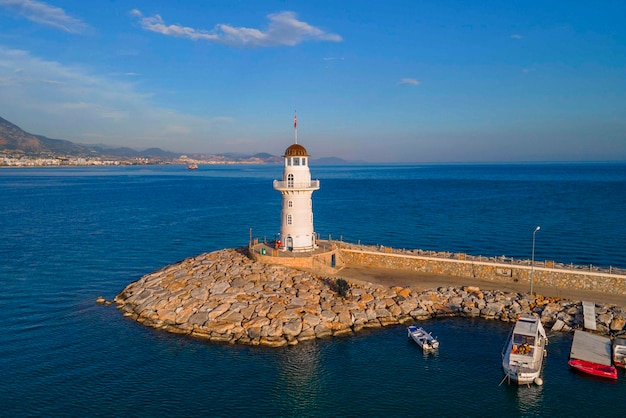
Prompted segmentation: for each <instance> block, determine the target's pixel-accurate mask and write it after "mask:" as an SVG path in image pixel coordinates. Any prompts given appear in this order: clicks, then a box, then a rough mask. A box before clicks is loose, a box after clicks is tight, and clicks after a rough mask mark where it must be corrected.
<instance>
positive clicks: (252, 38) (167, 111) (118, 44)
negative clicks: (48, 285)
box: [0, 0, 626, 162]
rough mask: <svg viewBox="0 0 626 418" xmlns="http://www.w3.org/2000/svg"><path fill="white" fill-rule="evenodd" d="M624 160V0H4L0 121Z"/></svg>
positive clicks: (93, 131)
mask: <svg viewBox="0 0 626 418" xmlns="http://www.w3.org/2000/svg"><path fill="white" fill-rule="evenodd" d="M296 109H297V113H298V141H299V143H301V144H303V145H304V146H305V147H306V148H307V150H308V151H309V153H310V154H311V155H312V156H313V157H314V158H319V157H328V156H337V157H341V158H344V159H348V160H365V161H370V162H523V161H612V160H626V2H624V1H612V0H603V1H600V2H592V1H576V0H570V1H561V0H555V1H545V0H544V1H533V0H529V1H525V2H517V1H516V2H513V1H502V0H500V1H480V2H462V1H446V0H440V1H421V0H409V1H400V0H397V1H394V0H390V1H370V0H359V1H352V0H345V1H337V0H333V1H326V0H316V1H262V0H259V1H244V0H242V1H237V0H224V1H208V0H207V1H193V0H185V1H172V0H170V1H165V0H136V1H133V0H123V1H122V0H120V1H116V0H111V1H101V0H93V1H78V0H71V1H70V0H68V1H62V0H51V1H46V2H43V1H37V0H0V116H1V117H4V118H5V119H8V120H9V121H11V122H13V123H15V124H17V125H19V126H20V127H22V128H23V129H25V130H26V131H28V132H31V133H35V134H42V135H46V136H48V137H52V138H60V139H67V140H70V141H74V142H80V143H92V144H93V143H103V144H108V145H115V146H118V145H123V146H130V147H133V148H137V149H144V148H148V147H160V148H163V149H166V150H170V151H177V152H186V153H192V152H203V153H222V152H242V153H257V152H269V153H271V154H275V155H281V154H282V152H283V151H284V150H285V148H287V146H289V145H290V144H291V143H292V142H293V139H294V132H293V113H294V110H296Z"/></svg>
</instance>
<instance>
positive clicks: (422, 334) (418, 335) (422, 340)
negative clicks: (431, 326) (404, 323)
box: [407, 325, 439, 351]
mask: <svg viewBox="0 0 626 418" xmlns="http://www.w3.org/2000/svg"><path fill="white" fill-rule="evenodd" d="M407 333H408V337H409V338H411V339H413V341H415V342H416V343H417V344H418V345H419V346H420V347H422V350H424V351H431V350H436V349H437V348H439V341H437V339H436V338H435V337H433V336H432V334H431V333H430V332H426V330H424V328H422V327H417V326H415V325H411V326H410V327H408V328H407Z"/></svg>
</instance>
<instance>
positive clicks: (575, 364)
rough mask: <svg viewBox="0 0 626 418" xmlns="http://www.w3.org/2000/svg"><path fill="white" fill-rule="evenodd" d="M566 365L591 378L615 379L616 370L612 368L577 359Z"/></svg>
mask: <svg viewBox="0 0 626 418" xmlns="http://www.w3.org/2000/svg"><path fill="white" fill-rule="evenodd" d="M567 364H569V365H570V367H572V368H574V369H576V370H578V371H581V372H583V373H587V374H591V375H593V376H599V377H606V378H608V379H617V369H616V368H615V367H613V366H605V365H603V364H598V363H592V362H590V361H585V360H578V359H571V360H570V361H568V362H567Z"/></svg>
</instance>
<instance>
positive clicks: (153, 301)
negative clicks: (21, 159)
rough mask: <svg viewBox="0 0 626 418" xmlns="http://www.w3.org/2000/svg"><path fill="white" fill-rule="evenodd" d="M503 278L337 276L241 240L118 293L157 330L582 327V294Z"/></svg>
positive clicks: (600, 316) (611, 329)
mask: <svg viewBox="0 0 626 418" xmlns="http://www.w3.org/2000/svg"><path fill="white" fill-rule="evenodd" d="M340 277H341V278H344V279H347V281H348V283H349V285H350V289H349V291H348V294H347V296H346V297H345V298H343V297H341V296H339V295H338V294H337V292H335V291H334V290H333V285H334V283H335V281H336V280H337V278H340ZM377 282H378V283H377ZM481 285H483V286H482V287H481ZM497 287H498V284H497V283H495V282H492V283H491V285H490V286H487V283H484V284H483V283H480V284H479V283H471V282H470V281H468V280H467V279H466V278H460V277H451V276H437V275H423V274H415V273H411V272H399V271H386V269H366V271H363V270H362V269H358V268H354V267H350V266H348V267H346V268H345V269H344V270H342V271H340V272H339V273H338V274H336V275H334V276H333V275H330V276H318V275H316V274H314V273H312V272H307V271H304V270H296V269H293V268H290V267H285V266H278V265H270V264H264V263H259V262H255V261H253V260H252V259H251V258H249V256H248V255H247V249H245V248H239V249H224V250H219V251H214V252H211V253H205V254H201V255H198V256H196V257H191V258H187V259H185V260H183V261H181V262H179V263H176V264H173V265H169V266H166V267H164V268H162V269H160V270H158V271H155V272H153V273H149V274H147V275H145V276H143V277H142V278H141V279H140V280H138V281H136V282H133V283H131V284H129V285H128V286H127V287H126V288H125V289H124V290H123V291H122V292H120V293H119V294H118V295H117V296H116V297H115V302H116V304H117V307H118V309H119V310H120V311H122V312H123V314H124V316H126V317H129V318H132V319H134V320H136V321H138V322H140V323H142V324H144V325H146V326H150V327H153V328H156V329H162V330H165V331H168V332H172V333H179V334H186V335H189V336H192V337H195V338H201V339H206V340H210V341H212V342H221V343H231V344H244V345H264V346H273V347H278V346H283V345H288V344H289V345H294V344H298V343H299V342H303V341H307V340H312V339H316V338H325V337H329V336H337V335H346V334H351V333H354V332H358V331H360V330H361V329H363V328H380V327H384V326H388V325H395V324H405V323H408V322H413V321H420V320H425V319H430V318H437V317H479V318H484V319H498V320H502V321H506V322H512V321H515V320H516V317H517V315H520V314H533V315H535V316H538V317H540V318H541V321H542V323H544V325H545V326H546V328H552V329H554V330H560V331H566V332H567V331H571V330H574V329H578V328H580V327H582V323H583V318H582V306H581V301H580V300H570V299H567V298H565V297H564V295H562V296H547V295H542V294H539V293H536V294H535V295H533V296H530V295H528V294H527V292H519V291H516V290H515V289H507V290H502V289H496V288H497ZM539 291H540V289H537V292H539ZM596 318H597V322H598V332H599V333H602V334H605V335H621V334H622V333H624V332H626V309H624V307H623V304H622V306H617V305H612V304H602V303H599V304H597V305H596Z"/></svg>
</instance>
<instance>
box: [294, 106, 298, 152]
mask: <svg viewBox="0 0 626 418" xmlns="http://www.w3.org/2000/svg"><path fill="white" fill-rule="evenodd" d="M293 130H294V133H295V139H296V142H295V143H296V144H297V143H298V119H297V118H296V111H295V110H294V111H293Z"/></svg>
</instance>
